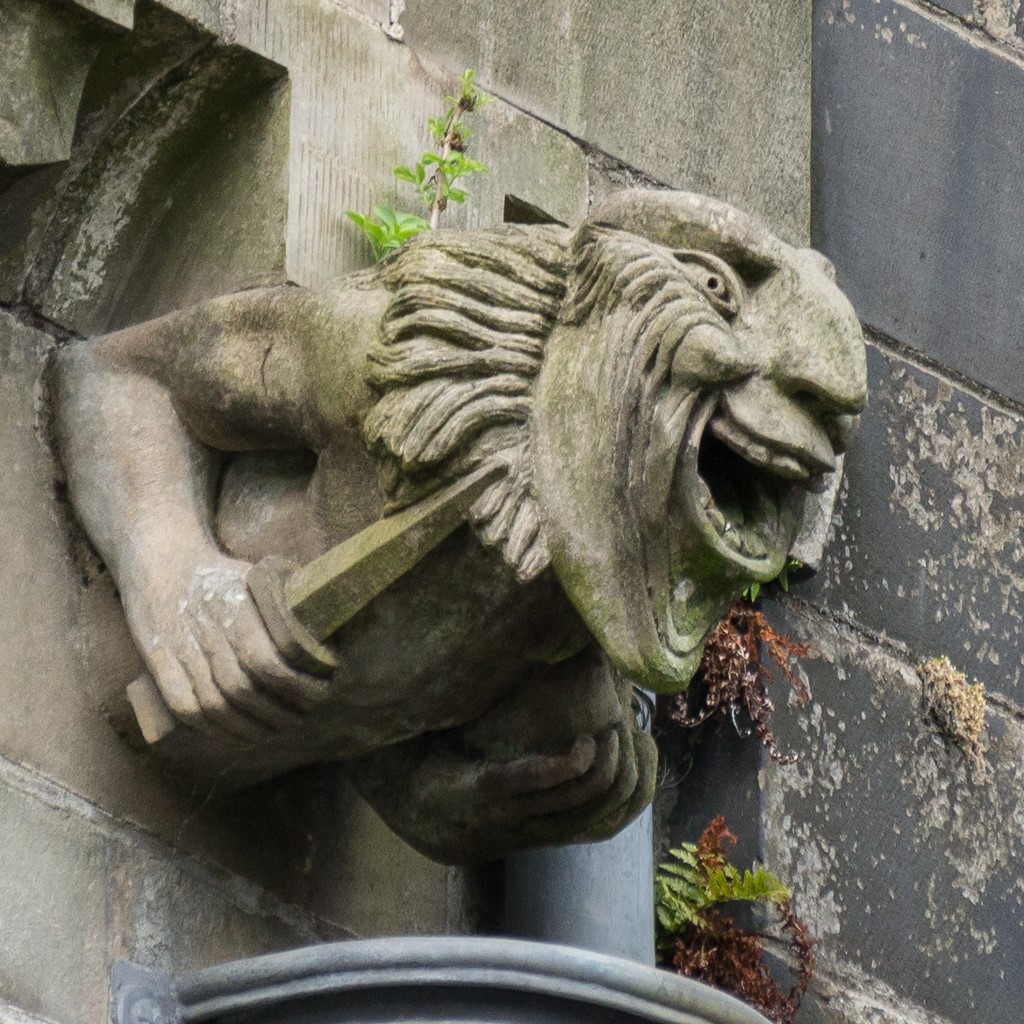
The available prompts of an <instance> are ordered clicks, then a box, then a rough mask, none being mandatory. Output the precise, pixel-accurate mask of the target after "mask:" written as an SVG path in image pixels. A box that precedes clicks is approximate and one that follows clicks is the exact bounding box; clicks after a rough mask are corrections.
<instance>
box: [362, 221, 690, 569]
mask: <svg viewBox="0 0 1024 1024" xmlns="http://www.w3.org/2000/svg"><path fill="white" fill-rule="evenodd" d="M380 272H381V279H382V281H383V283H384V284H385V285H386V286H387V287H388V288H389V289H391V290H392V291H393V293H394V295H393V298H392V300H391V302H390V304H389V306H388V308H387V311H386V312H385V314H384V317H383V320H382V323H381V331H380V334H379V335H378V338H377V340H376V342H375V344H374V345H373V346H372V348H371V350H370V353H369V363H370V366H369V374H368V378H369V381H370V383H371V385H372V386H373V387H374V388H375V389H376V390H377V391H378V392H379V393H380V397H379V399H378V400H377V402H376V404H375V405H374V407H373V408H372V409H371V411H370V413H369V415H368V416H367V418H366V422H365V424H364V430H365V434H366V438H367V442H368V443H369V445H370V447H371V449H372V450H373V451H374V452H375V453H376V454H377V455H378V456H379V457H380V458H381V460H382V465H383V471H382V484H383V487H384V490H385V493H386V494H387V496H388V498H389V500H390V504H389V508H388V510H389V511H395V510H397V509H398V508H401V507H403V506H405V505H408V504H410V503H412V502H414V501H417V500H419V499H420V498H422V497H424V496H425V495H426V494H429V493H430V492H431V491H433V490H435V489H436V488H437V487H439V486H441V485H442V484H444V483H447V482H448V481H451V480H454V479H457V478H459V477H461V476H464V475H465V474H467V473H469V472H471V471H473V470H475V469H476V468H478V467H481V466H484V465H488V464H495V463H497V464H499V465H501V466H502V468H503V469H504V470H505V474H504V475H503V476H502V477H501V478H500V479H498V480H497V481H496V482H495V483H494V484H492V485H491V487H490V488H489V489H488V490H487V491H486V492H485V493H484V494H483V495H482V496H481V498H480V499H479V500H478V501H477V503H476V504H475V505H474V507H473V509H472V512H471V514H470V518H471V520H472V522H473V524H474V526H475V527H476V529H477V533H478V535H479V537H480V539H481V540H482V541H483V542H484V543H485V544H487V545H488V546H490V547H494V548H497V549H498V550H500V551H501V553H502V556H503V557H504V559H505V561H506V563H507V564H508V565H509V566H510V567H511V568H512V569H513V570H514V571H515V573H516V575H517V576H518V577H519V578H520V579H521V580H523V581H524V582H525V581H527V580H530V579H532V578H533V577H535V576H536V575H537V574H538V573H539V572H541V571H542V570H543V569H544V568H545V567H546V566H547V564H548V561H549V553H548V547H547V541H546V538H545V535H544V530H543V524H542V521H541V516H540V514H539V511H538V508H537V502H536V500H535V497H534V495H533V491H532V482H533V466H532V460H531V458H530V429H529V426H530V416H531V412H532V409H533V385H534V382H535V380H536V377H537V374H538V373H539V372H540V368H541V364H542V362H543V359H544V353H545V345H546V343H547V340H548V336H549V335H550V333H551V329H552V328H553V327H554V326H555V324H556V322H557V321H558V320H559V319H561V320H562V321H563V322H565V323H567V324H582V323H584V322H585V321H586V320H587V319H588V318H589V317H590V316H592V315H595V314H597V315H599V316H601V315H604V314H605V313H606V312H607V310H608V308H609V306H610V305H612V304H614V303H617V302H621V303H622V304H623V305H624V306H626V307H628V308H630V309H631V310H634V311H635V313H636V314H637V315H638V316H639V319H640V320H641V321H642V324H641V326H645V327H646V326H650V323H649V321H650V319H651V318H650V317H648V316H644V315H641V314H642V313H643V308H644V306H645V304H646V303H647V302H648V301H649V300H651V299H652V296H656V295H661V296H663V297H668V298H670V299H671V298H674V297H675V292H677V291H679V290H680V289H681V291H682V293H683V295H685V296H686V298H688V299H689V306H690V310H688V311H689V312H692V306H693V303H694V302H696V303H697V305H698V306H699V307H701V306H705V305H706V304H705V303H704V302H702V301H701V300H700V299H699V298H698V297H697V295H696V293H695V292H694V289H693V288H692V286H690V285H689V284H688V283H687V282H686V280H685V279H684V278H683V277H682V276H681V275H680V273H679V266H678V264H677V263H676V262H675V261H674V260H673V259H671V257H670V256H669V255H668V254H666V253H664V252H660V251H657V250H656V249H655V248H654V247H652V245H651V243H650V242H649V241H648V240H646V239H643V238H640V237H638V236H636V235H633V234H631V233H628V232H623V231H619V230H616V229H614V228H610V227H607V226H602V225H600V224H595V223H593V222H584V223H583V224H582V225H581V226H580V228H579V229H578V230H577V231H576V232H575V233H570V232H569V231H567V230H565V229H562V228H556V227H548V226H531V227H517V226H506V227H502V228H495V229H492V230H487V231H478V232H472V233H470V232H466V233H461V234H460V233H445V232H436V233H431V234H429V235H426V234H425V235H421V236H420V237H418V238H416V239H413V240H412V241H411V242H408V243H406V245H405V246H404V247H403V248H402V249H400V250H399V251H398V252H397V253H396V254H395V255H394V256H392V257H391V258H390V259H388V260H387V261H386V262H385V263H384V264H383V265H382V267H381V271H380ZM663 306H664V303H660V304H659V305H658V309H659V310H660V309H662V308H663ZM632 333H634V334H636V333H639V328H638V329H637V330H636V331H634V332H632ZM633 340H634V342H635V341H636V339H635V338H634V339H633ZM629 347H630V348H631V349H632V348H633V345H632V344H631V345H630V346H629ZM624 355H626V357H627V358H629V354H628V353H624ZM634 355H635V353H634ZM645 358H646V357H645ZM575 400H578V396H566V401H575Z"/></svg>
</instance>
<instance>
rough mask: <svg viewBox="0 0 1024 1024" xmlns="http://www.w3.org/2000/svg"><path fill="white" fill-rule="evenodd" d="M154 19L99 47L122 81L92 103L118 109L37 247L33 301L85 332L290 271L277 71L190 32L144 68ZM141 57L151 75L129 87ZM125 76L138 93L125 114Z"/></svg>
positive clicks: (84, 152)
mask: <svg viewBox="0 0 1024 1024" xmlns="http://www.w3.org/2000/svg"><path fill="white" fill-rule="evenodd" d="M167 18H168V16H167V15H166V14H163V20H167ZM154 23H155V25H154ZM159 26H160V19H158V18H156V17H155V16H150V17H147V18H146V19H145V21H143V19H140V27H139V29H138V30H137V32H138V35H136V34H135V33H133V34H132V35H131V36H130V37H128V38H127V39H125V40H124V41H119V42H118V43H117V44H116V45H112V46H111V47H110V48H109V49H108V50H105V51H104V52H103V53H102V54H101V56H100V60H101V61H103V62H104V65H103V66H104V67H105V68H106V67H108V66H110V64H108V62H111V63H112V65H113V66H114V67H118V66H120V67H122V68H123V69H124V75H125V80H126V81H119V80H117V78H116V76H114V75H113V74H111V75H109V76H108V77H106V78H100V79H99V80H98V81H97V82H96V83H95V84H96V92H97V93H99V95H90V96H88V97H87V99H88V100H89V101H90V103H91V105H92V107H93V108H99V109H104V108H105V107H107V106H110V107H112V108H113V109H115V110H118V113H119V115H120V116H117V117H115V118H113V123H110V122H108V121H107V119H106V117H104V116H102V115H100V116H96V117H93V118H90V119H89V120H88V124H89V128H90V129H92V131H91V132H90V130H85V131H84V132H83V133H81V135H80V137H79V141H78V143H77V145H76V149H75V159H74V160H73V162H72V166H71V167H70V168H69V172H68V174H67V175H66V176H65V178H64V180H63V181H62V183H61V189H60V196H59V198H58V199H57V200H56V202H55V205H54V209H53V211H52V216H51V218H50V221H49V225H48V226H47V229H46V230H45V232H43V233H42V234H41V236H40V237H39V238H38V239H37V240H36V243H35V245H36V252H35V254H34V259H33V267H32V272H31V274H30V276H29V279H28V285H27V288H26V298H27V300H28V301H29V302H30V303H31V304H32V305H33V306H34V307H35V308H37V309H39V310H40V311H41V312H43V313H44V314H45V315H46V316H47V317H48V318H50V319H52V320H55V321H56V322H58V323H61V324H63V325H65V326H67V327H69V328H71V329H73V330H75V331H76V332H78V333H80V334H86V335H88V334H95V333H101V332H103V331H107V330H110V329H113V328H117V327H122V326H125V325H126V324H129V323H135V322H137V321H138V320H140V319H145V318H147V317H152V316H154V315H159V314H161V313H164V312H167V311H169V310H170V309H174V308H181V307H183V306H186V305H189V304H191V303H194V302H198V301H200V300H201V299H204V298H209V297H211V296H213V295H216V294H220V293H222V292H225V291H231V290H235V289H238V288H242V287H251V286H253V285H258V284H265V283H268V282H275V283H276V282H279V281H281V280H283V277H284V236H285V214H286V203H287V188H288V187H287V182H286V177H285V173H286V166H287V159H288V158H287V145H288V110H289V96H288V89H287V84H286V83H285V82H283V81H282V71H281V69H280V68H277V67H276V66H274V65H272V64H270V62H268V61H264V60H261V59H260V58H258V57H255V56H254V55H252V54H244V53H242V52H241V51H238V50H229V49H227V48H224V47H211V46H210V45H209V42H208V41H204V40H203V39H202V38H201V37H197V35H196V33H195V32H194V31H193V32H192V33H191V36H190V38H191V46H190V45H189V43H188V42H185V43H184V44H183V47H182V48H183V52H180V51H179V53H178V59H177V61H175V62H172V63H171V64H170V66H169V67H163V66H161V65H160V62H159V59H157V60H155V61H150V62H147V61H145V60H143V59H142V57H140V56H139V53H138V52H137V51H145V49H146V47H147V45H148V46H149V48H150V50H152V45H153V39H152V38H150V37H147V35H146V33H147V31H149V32H150V36H153V35H156V33H157V29H158V28H159ZM158 38H159V37H158ZM204 42H205V44H206V45H205V46H204V45H203V44H204ZM175 49H177V46H176V47H175ZM142 64H145V65H146V66H147V67H148V69H149V70H150V71H151V73H152V74H153V76H154V77H153V80H143V81H142V82H134V81H133V80H132V74H133V73H134V72H138V71H140V70H141V69H140V67H139V65H142ZM126 84H130V85H135V86H138V87H139V89H140V91H141V95H136V96H130V97H129V99H130V100H133V101H134V102H129V103H127V104H124V106H123V109H118V106H119V103H121V102H122V101H123V100H124V97H123V96H122V95H121V93H122V92H123V91H126V90H125V86H126ZM108 116H109V113H108Z"/></svg>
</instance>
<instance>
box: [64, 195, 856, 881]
mask: <svg viewBox="0 0 1024 1024" xmlns="http://www.w3.org/2000/svg"><path fill="white" fill-rule="evenodd" d="M865 379H866V375H865V355H864V345H863V340H862V336H861V330H860V326H859V323H858V321H857V318H856V317H855V315H854V313H853V310H852V309H851V307H850V305H849V303H848V302H847V300H846V299H845V298H844V296H843V295H842V293H841V292H840V291H839V290H838V289H837V287H836V286H835V284H834V283H833V281H832V279H831V275H830V267H829V265H828V263H827V261H826V260H824V259H823V258H822V257H821V256H819V255H818V254H817V253H815V252H813V251H811V250H809V249H798V248H794V247H792V246H790V245H787V244H786V243H784V242H782V241H781V240H779V239H778V238H776V237H775V236H773V235H772V234H770V233H769V232H768V231H767V230H766V229H765V228H764V227H762V226H760V225H759V224H758V223H757V222H756V221H754V220H753V219H751V218H750V217H748V216H747V215H745V214H743V213H741V212H740V211H738V210H736V209H734V208H733V207H731V206H728V205H726V204H725V203H722V202H718V201H715V200H711V199H707V198H704V197H700V196H695V195H691V194H687V193H678V192H624V193H620V194H618V195H616V196H614V197H613V198H611V199H609V200H607V201H606V202H604V203H603V204H601V205H600V206H599V207H598V208H597V209H596V210H595V211H594V212H593V213H592V214H591V215H590V216H589V217H587V219H586V220H585V221H584V222H583V223H582V224H581V225H580V226H579V227H578V228H576V229H575V230H569V229H565V228H562V227H558V226H552V225H542V226H505V227H501V228H495V229H491V230H481V231H473V232H465V233H446V232H440V231H439V232H434V233H430V234H428V235H424V236H420V237H419V238H416V239H414V240H413V241H410V242H408V243H407V244H406V245H405V246H404V247H403V248H402V249H400V250H398V251H397V252H396V253H395V254H393V255H392V256H390V257H389V258H388V259H386V260H385V261H384V262H383V263H381V264H380V265H379V266H377V267H375V268H373V269H371V270H367V271H363V272H359V273H353V274H351V275H349V276H348V277H346V278H344V279H342V280H341V281H339V282H337V283H336V284H335V285H333V286H331V287H330V288H325V289H322V290H313V289H306V288H299V287H288V286H285V287H276V288H261V289H255V290H251V291H245V292H240V293H237V294H232V295H227V296H224V297H221V298H217V299H213V300H211V301H209V302H206V303H203V304H202V305H199V306H196V307H193V308H190V309H185V310H183V311H180V312H175V313H171V314H169V315H167V316H164V317H161V318H159V319H157V320H154V321H151V322H148V323H143V324H139V325H138V326H135V327H129V328H127V329H124V330H120V331H117V332H115V333H111V334H109V335H106V336H104V337H100V338H96V339H94V340H91V341H88V342H83V343H81V344H77V345H72V346H69V347H67V348H66V349H64V350H63V352H62V353H61V354H60V357H59V359H58V363H57V368H56V376H55V383H56V395H57V434H58V440H59V445H60V451H61V454H62V458H63V461H64V464H65V467H66V472H67V475H68V483H69V489H70V494H71V496H72V500H73V503H74V505H75V507H76V509H77V513H78V515H79V517H80V519H81V521H82V523H83V524H84V526H85V528H86V530H87V532H88V534H89V536H90V538H91V540H92V542H93V544H94V545H95V547H96V548H97V550H98V551H99V553H100V555H101V556H102V558H103V559H104V561H105V562H106V564H107V566H108V567H109V569H110V572H111V573H112V575H113V577H114V580H115V582H116V584H117V586H118V588H119V592H120V595H121V599H122V601H123V604H124V610H125V613H126V616H127V620H128V624H129V626H130V629H131V632H132V635H133V637H134V640H135V642H136V644H137V646H138V649H139V651H140V653H141V655H142V658H143V659H144V661H145V664H146V666H147V667H148V669H149V672H150V675H151V678H149V679H142V680H139V681H138V682H136V683H134V684H132V688H131V696H132V702H133V705H134V707H135V710H136V712H137V713H138V716H139V721H140V724H141V726H142V729H143V732H144V734H145V735H146V738H147V739H148V740H150V741H151V742H152V743H153V745H154V750H155V751H157V752H158V753H160V754H161V755H162V756H164V757H166V759H167V760H168V762H169V763H171V764H172V765H173V766H176V767H177V769H178V770H179V771H187V772H191V773H192V774H193V775H205V776H207V777H208V778H219V779H221V780H227V781H228V782H229V783H230V784H231V785H234V786H238V785H242V784H245V783H247V782H252V781H256V780H259V779H262V778H266V777H270V776H272V775H274V774H277V773H281V772H284V771H287V770H289V769H292V768H294V767H297V766H299V765H303V764H308V763H312V762H316V761H323V760H327V759H342V760H346V761H349V762H350V763H351V765H352V774H353V778H354V780H355V783H356V785H357V786H358V788H359V789H360V791H361V792H362V793H363V794H364V795H365V796H366V797H367V799H368V800H369V801H370V802H371V804H373V805H374V806H375V807H376V809H377V810H378V812H379V813H380V814H381V815H382V817H383V818H384V819H385V820H386V821H387V822H388V823H389V824H390V825H391V826H392V828H394V829H395V831H397V832H398V833H399V834H400V835H401V836H403V837H404V838H406V839H407V840H408V841H409V842H410V843H412V844H413V845H414V846H416V847H418V848H419V849H420V850H422V851H424V852H426V853H427V854H428V855H430V856H433V857H435V858H437V859H440V860H445V861H450V862H460V861H461V862H465V861H474V860H481V859H487V858H491V857H495V856H499V855H501V854H503V853H505V852H508V851H510V850H513V849H517V848H522V847H527V846H532V845H542V844H546V843H558V842H568V841H579V840H585V839H596V838H603V837H605V836H608V835H611V834H612V833H614V832H616V831H617V830H618V829H620V828H621V827H623V826H624V825H625V824H626V823H627V822H628V821H629V820H631V819H632V818H633V817H634V816H635V815H636V814H637V813H638V812H639V811H640V810H641V809H642V808H643V806H644V805H645V804H646V803H647V802H648V801H649V800H650V798H651V795H652V790H653V785H654V777H655V767H656V760H657V755H656V751H655V748H654V746H653V744H652V742H651V740H650V738H649V737H647V736H646V735H645V734H644V733H643V731H642V730H641V729H640V728H638V726H637V725H636V721H635V709H634V707H633V703H632V687H633V686H637V687H643V688H646V689H649V690H654V691H657V692H659V693H675V692H679V691H681V690H683V689H684V688H685V687H686V686H687V684H688V683H689V681H690V679H691V677H692V676H693V674H694V672H695V671H696V669H697V667H698V663H699V660H700V655H701V650H702V644H703V642H704V639H705V637H706V636H707V634H708V632H709V631H710V629H711V628H712V627H713V626H714V625H715V623H717V622H718V620H719V619H720V617H721V616H722V614H723V613H724V611H725V610H726V609H727V607H728V606H729V604H730V603H731V602H732V600H733V599H734V598H735V596H736V595H737V594H738V592H739V591H740V590H741V589H742V588H743V587H744V586H745V585H746V584H748V583H749V582H751V581H754V580H757V581H767V580H771V579H773V578H774V577H775V576H776V575H777V574H778V573H779V571H780V569H781V568H782V567H783V565H784V563H785V561H786V558H787V555H788V553H789V552H790V550H791V545H792V544H793V542H794V539H795V537H796V535H797V533H798V531H799V526H800V523H801V521H802V517H803V515H804V512H805V506H806V505H807V504H808V503H809V502H810V503H813V502H815V501H817V500H818V498H817V494H816V492H818V491H820V490H821V488H822V485H823V483H824V481H825V480H826V479H827V478H828V475H829V474H830V473H832V472H833V470H834V469H835V466H836V456H837V453H839V452H841V451H843V449H844V446H845V444H846V442H847V440H848V437H849V435H850V432H851V430H852V429H853V428H854V425H855V422H856V418H857V414H858V413H859V411H860V409H861V408H862V406H863V404H864V401H865V395H866V384H865Z"/></svg>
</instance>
